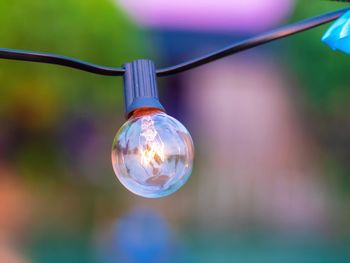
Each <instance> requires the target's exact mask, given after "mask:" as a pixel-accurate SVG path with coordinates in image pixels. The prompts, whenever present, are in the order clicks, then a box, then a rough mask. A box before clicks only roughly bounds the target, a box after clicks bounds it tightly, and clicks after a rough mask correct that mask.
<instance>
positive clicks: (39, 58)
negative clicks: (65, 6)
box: [0, 0, 350, 76]
mask: <svg viewBox="0 0 350 263" xmlns="http://www.w3.org/2000/svg"><path fill="white" fill-rule="evenodd" d="M338 1H339V0H338ZM349 1H350V0H349ZM349 10H350V8H344V9H340V10H337V11H333V12H329V13H326V14H323V15H320V16H316V17H313V18H309V19H306V20H302V21H300V22H297V23H294V24H290V25H287V26H284V27H281V28H278V29H275V30H272V31H269V32H266V33H262V34H259V35H257V36H254V37H251V38H248V39H246V40H243V41H241V42H238V43H235V44H233V45H230V46H228V47H225V48H223V49H221V50H218V51H215V52H213V53H210V54H207V55H204V56H202V57H199V58H195V59H193V60H190V61H186V62H183V63H181V64H178V65H174V66H171V67H167V68H161V69H157V71H156V72H157V75H158V76H168V75H172V74H176V73H180V72H183V71H186V70H189V69H193V68H195V67H198V66H201V65H204V64H207V63H210V62H212V61H215V60H217V59H220V58H223V57H226V56H229V55H232V54H235V53H238V52H241V51H244V50H247V49H250V48H253V47H256V46H260V45H263V44H266V43H269V42H271V41H274V40H277V39H281V38H285V37H287V36H290V35H294V34H296V33H299V32H302V31H305V30H308V29H311V28H314V27H317V26H320V25H323V24H326V23H329V22H331V21H333V20H335V19H337V18H338V17H340V16H341V15H343V14H344V13H345V12H347V11H349ZM0 58H3V59H11V60H21V61H31V62H40V63H48V64H56V65H61V66H65V67H70V68H75V69H79V70H83V71H87V72H90V73H95V74H100V75H107V76H122V75H123V74H124V72H125V70H124V69H123V68H113V67H105V66H100V65H96V64H92V63H88V62H85V61H82V60H77V59H73V58H70V57H65V56H59V55H54V54H49V53H40V52H33V51H25V50H14V49H5V48H0Z"/></svg>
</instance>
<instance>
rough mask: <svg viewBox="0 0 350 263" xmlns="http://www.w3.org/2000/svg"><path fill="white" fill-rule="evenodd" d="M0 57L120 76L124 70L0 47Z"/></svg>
mask: <svg viewBox="0 0 350 263" xmlns="http://www.w3.org/2000/svg"><path fill="white" fill-rule="evenodd" d="M0 58H4V59H12V60H22V61H31V62H40V63H48V64H56V65H61V66H65V67H70V68H75V69H80V70H83V71H87V72H90V73H95V74H100V75H107V76H122V75H123V74H124V72H125V70H124V69H122V68H110V67H104V66H100V65H96V64H92V63H88V62H85V61H82V60H78V59H74V58H70V57H65V56H59V55H54V54H49V53H40V52H33V51H26V50H15V49H6V48H0Z"/></svg>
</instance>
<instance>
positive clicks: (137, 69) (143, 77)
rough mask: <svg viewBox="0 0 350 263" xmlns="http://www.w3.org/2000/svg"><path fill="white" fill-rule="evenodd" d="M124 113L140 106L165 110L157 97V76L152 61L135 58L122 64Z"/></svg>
mask: <svg viewBox="0 0 350 263" xmlns="http://www.w3.org/2000/svg"><path fill="white" fill-rule="evenodd" d="M123 67H124V69H125V74H124V102H125V104H124V105H125V115H126V117H129V116H130V115H131V114H132V112H133V111H135V110H137V109H140V108H154V109H159V110H161V111H165V110H164V108H163V106H162V104H161V103H160V101H159V98H158V88H157V76H156V69H155V65H154V63H153V61H151V60H146V59H139V60H135V61H133V62H130V63H126V64H124V65H123Z"/></svg>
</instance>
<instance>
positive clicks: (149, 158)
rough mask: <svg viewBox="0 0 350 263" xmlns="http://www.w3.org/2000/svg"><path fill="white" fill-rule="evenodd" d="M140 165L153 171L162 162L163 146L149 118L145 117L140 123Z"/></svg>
mask: <svg viewBox="0 0 350 263" xmlns="http://www.w3.org/2000/svg"><path fill="white" fill-rule="evenodd" d="M140 145H142V149H141V163H142V165H145V166H151V167H152V168H153V170H154V171H156V170H158V169H157V168H158V167H160V165H161V164H162V163H163V162H164V159H165V157H164V144H163V142H162V140H161V139H160V137H159V135H158V133H157V130H156V129H155V127H154V122H153V120H152V118H151V117H149V116H146V117H145V118H143V119H142V123H141V137H140Z"/></svg>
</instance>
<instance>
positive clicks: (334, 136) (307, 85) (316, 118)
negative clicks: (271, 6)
mask: <svg viewBox="0 0 350 263" xmlns="http://www.w3.org/2000/svg"><path fill="white" fill-rule="evenodd" d="M346 7H348V5H347V4H346V3H339V2H338V3H336V2H331V1H298V2H297V5H296V10H295V12H294V13H293V15H292V16H291V18H290V21H298V20H302V19H305V18H308V17H312V16H316V15H318V14H322V13H326V12H330V11H332V10H337V9H341V8H346ZM329 25H330V24H326V25H323V26H320V27H317V28H314V29H312V30H308V31H307V32H304V33H301V34H297V35H295V36H293V37H289V38H287V39H285V40H282V41H284V43H285V45H286V51H287V52H285V53H286V54H288V55H287V56H286V59H285V60H284V62H285V64H286V65H287V66H288V67H289V68H290V69H291V70H292V72H293V74H295V75H296V76H297V79H298V81H299V83H296V84H301V87H302V90H301V91H299V92H300V94H302V95H303V96H302V98H300V99H301V100H302V107H301V108H303V109H304V110H305V109H307V112H305V111H304V112H301V115H302V116H304V118H305V119H304V121H305V122H306V123H307V124H306V126H307V128H308V130H309V131H310V132H311V133H312V134H314V136H315V137H316V138H315V139H316V140H317V141H319V142H321V146H322V147H324V148H323V150H324V151H323V153H324V154H323V156H322V159H323V162H322V166H323V167H322V168H323V170H324V171H325V175H326V176H328V177H329V178H328V180H330V181H332V182H335V183H336V184H337V185H338V187H339V189H340V190H342V194H343V195H344V197H348V196H349V195H350V177H349V174H350V165H349V164H350V162H349V156H350V149H349V145H350V122H349V118H348V112H349V110H350V103H349V101H350V84H349V83H350V75H349V65H350V64H349V63H350V62H349V55H348V54H345V53H342V52H340V51H333V50H332V49H330V48H329V47H328V46H326V45H325V44H323V43H321V37H322V35H323V34H324V33H325V31H326V30H327V28H328V27H329Z"/></svg>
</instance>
